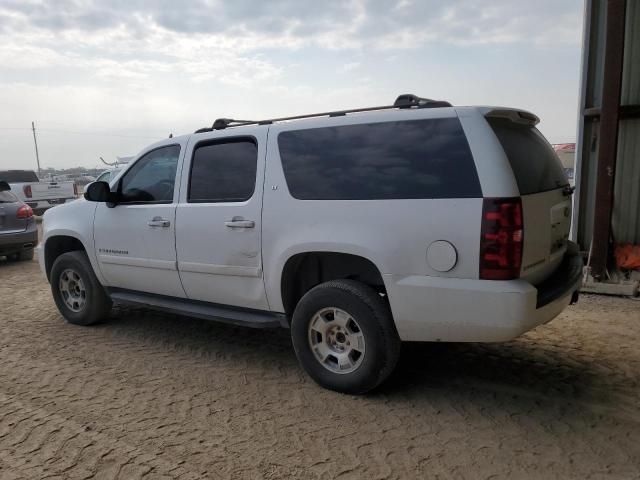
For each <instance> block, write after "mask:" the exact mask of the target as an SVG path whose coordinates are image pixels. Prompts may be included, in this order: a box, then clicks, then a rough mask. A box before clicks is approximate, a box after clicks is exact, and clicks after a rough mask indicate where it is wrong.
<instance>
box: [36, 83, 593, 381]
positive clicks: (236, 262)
mask: <svg viewBox="0 0 640 480" xmlns="http://www.w3.org/2000/svg"><path fill="white" fill-rule="evenodd" d="M537 123H538V118H537V117H536V116H535V115H532V114H531V113H528V112H524V111H521V110H516V109H510V108H501V107H500V108H498V107H452V106H451V105H450V104H448V103H446V102H438V101H430V100H426V99H421V98H418V97H415V96H412V95H404V96H401V97H399V98H398V100H397V101H396V103H395V104H394V105H391V106H386V107H374V108H367V109H359V110H350V111H341V112H331V113H324V114H317V115H308V116H303V117H302V118H301V117H292V118H286V119H275V120H266V121H260V122H240V121H233V120H228V119H220V120H217V121H216V122H215V123H214V126H213V127H212V128H205V129H201V130H198V131H197V132H196V133H194V134H191V135H185V136H181V137H175V138H170V139H166V140H163V141H161V142H158V143H156V144H154V145H151V146H150V147H148V148H147V149H145V150H144V151H143V152H141V153H140V155H139V156H138V157H137V158H136V159H135V160H134V161H132V162H131V163H130V164H129V165H128V166H127V167H126V169H125V170H124V171H123V172H121V174H120V175H119V176H118V177H116V178H115V179H114V180H112V181H111V183H110V185H109V184H107V183H104V182H96V183H93V184H92V185H91V186H90V187H89V189H88V191H87V192H86V194H85V198H86V200H87V201H83V200H81V201H78V202H74V203H71V204H69V205H64V206H63V207H60V208H56V209H55V210H53V211H50V212H47V214H46V215H45V217H44V239H43V242H42V246H41V247H40V250H39V259H40V264H41V266H42V269H43V271H44V272H45V273H46V275H47V277H48V279H49V282H50V283H51V289H52V293H53V297H54V299H55V301H56V304H57V306H58V308H59V309H60V312H61V313H62V315H63V316H64V318H66V319H67V320H68V321H69V322H71V323H75V324H80V325H90V324H93V323H96V322H98V321H100V320H102V319H105V318H106V317H107V316H108V313H109V311H110V309H111V306H112V303H114V302H115V303H122V304H135V305H144V306H147V307H149V308H157V309H162V310H167V311H171V312H176V313H179V314H185V315H190V316H194V317H200V318H206V319H215V320H220V321H224V322H229V323H233V324H238V325H245V326H249V327H260V328H262V327H277V326H283V327H286V328H290V329H291V337H292V341H293V346H294V349H295V352H296V354H297V356H298V359H299V361H300V363H301V364H302V366H303V367H304V369H305V370H306V371H307V372H308V374H309V375H310V376H311V377H312V378H313V379H314V380H315V381H317V382H318V383H319V384H320V385H322V386H324V387H327V388H330V389H334V390H337V391H341V392H349V393H363V392H367V391H369V390H371V389H373V388H375V387H376V386H377V385H379V384H380V383H381V382H382V381H383V380H384V379H385V378H386V377H387V376H388V375H389V374H390V373H391V371H392V370H393V368H394V366H395V365H396V361H397V359H398V355H399V352H400V346H401V342H402V341H431V342H499V341H506V340H511V339H513V338H514V337H517V336H519V335H520V334H522V333H524V332H526V331H528V330H530V329H532V328H534V327H535V326H536V325H540V324H542V323H545V322H548V321H550V320H551V319H553V318H554V317H556V316H557V315H558V314H559V313H560V312H561V311H562V310H563V309H564V308H565V307H566V306H567V305H569V304H570V303H571V302H574V301H576V300H577V295H578V290H579V287H580V279H581V272H582V257H581V255H580V254H579V252H578V251H577V248H576V246H575V244H572V243H571V242H569V241H568V236H569V225H570V218H571V193H572V189H571V188H570V187H568V183H567V179H566V177H565V175H564V172H563V169H562V166H561V165H560V162H559V161H558V158H557V157H556V155H555V153H554V152H553V149H552V148H551V146H550V145H549V144H548V142H547V141H546V140H545V139H544V137H543V136H542V135H541V134H540V133H539V131H538V130H537V129H536V128H535V125H536V124H537Z"/></svg>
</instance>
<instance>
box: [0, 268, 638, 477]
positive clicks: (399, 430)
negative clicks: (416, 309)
mask: <svg viewBox="0 0 640 480" xmlns="http://www.w3.org/2000/svg"><path fill="white" fill-rule="evenodd" d="M639 340H640V301H636V300H632V299H620V298H612V297H596V296H583V297H582V298H581V301H580V303H579V304H578V305H575V306H572V307H570V308H569V309H567V310H566V311H565V313H563V314H562V315H561V316H560V317H558V318H557V319H556V320H555V321H553V322H551V323H550V324H548V325H545V326H542V327H539V328H538V329H536V330H534V331H533V332H530V333H529V334H527V335H525V336H523V337H521V338H519V339H517V340H515V341H513V342H510V343H506V344H490V345H480V344H406V345H404V347H403V353H402V358H401V361H400V364H399V367H398V369H397V371H396V373H395V374H394V375H393V376H392V378H391V380H390V381H389V382H388V383H387V384H385V385H384V386H383V387H382V388H381V389H380V390H378V391H377V392H375V393H374V394H371V395H368V396H363V397H355V396H346V395H340V394H336V393H332V392H329V391H326V390H323V389H321V388H319V387H317V386H316V385H315V384H314V383H313V382H312V381H311V380H310V379H309V378H307V377H306V376H305V374H304V373H303V372H302V370H301V369H300V367H299V366H298V365H297V362H296V359H295V356H294V353H293V350H292V348H291V346H290V341H289V337H288V332H287V331H286V330H273V331H256V330H250V329H242V328H236V327H230V326H225V325H220V324H215V323H209V322H206V321H200V320H193V319H188V318H183V317H178V316H173V315H163V314H158V313H153V312H149V311H145V310H142V309H117V310H115V311H114V313H113V315H112V318H111V320H110V321H109V322H107V323H104V324H102V325H98V326H95V327H88V328H87V327H85V328H83V327H76V326H73V325H69V324H67V323H65V322H64V321H63V320H62V318H61V317H60V315H59V314H58V312H57V310H56V308H55V306H54V303H53V301H52V299H51V294H50V291H49V285H48V284H47V282H46V281H45V279H44V278H43V276H42V275H41V274H40V272H39V269H38V265H37V263H36V262H26V263H11V262H7V261H4V260H0V365H1V367H0V478H2V479H3V480H4V479H17V478H25V479H35V478H121V479H136V478H141V477H145V478H150V479H155V478H185V479H187V478H252V479H253V478H256V479H263V478H264V479H272V478H292V477H293V478H305V479H315V478H327V479H328V478H344V479H348V478H365V479H376V478H439V479H465V478H472V479H477V478H486V479H489V478H491V479H494V478H509V479H512V478H540V479H552V478H563V479H564V478H579V479H584V478H621V479H631V478H640V388H639V387H640V386H639V380H640V347H639Z"/></svg>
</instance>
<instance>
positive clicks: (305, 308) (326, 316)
mask: <svg viewBox="0 0 640 480" xmlns="http://www.w3.org/2000/svg"><path fill="white" fill-rule="evenodd" d="M291 338H292V341H293V346H294V349H295V351H296V355H297V357H298V360H299V361H300V363H301V365H302V367H303V368H304V369H305V371H306V372H307V373H308V374H309V376H310V377H311V378H313V379H314V380H315V381H316V382H317V383H318V384H320V385H321V386H323V387H325V388H329V389H331V390H335V391H338V392H343V393H355V394H358V393H366V392H368V391H370V390H372V389H373V388H375V387H377V386H378V385H380V384H381V383H382V382H383V381H384V380H385V379H386V378H387V377H388V376H389V375H390V374H391V372H392V371H393V368H394V367H395V365H396V362H397V360H398V356H399V354H400V339H399V338H398V333H397V332H396V329H395V325H394V323H393V319H392V317H391V312H390V310H389V306H388V305H387V304H386V302H385V301H384V300H383V299H382V297H380V295H379V294H378V293H377V292H376V291H375V290H373V289H372V288H371V287H369V286H367V285H365V284H362V283H360V282H356V281H353V280H336V281H331V282H326V283H323V284H321V285H318V286H316V287H315V288H313V289H311V290H310V291H309V292H307V294H305V295H304V297H302V299H301V300H300V302H299V303H298V305H297V306H296V310H295V312H294V315H293V320H292V323H291Z"/></svg>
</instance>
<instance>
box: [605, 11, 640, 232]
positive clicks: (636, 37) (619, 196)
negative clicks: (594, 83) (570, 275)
mask: <svg viewBox="0 0 640 480" xmlns="http://www.w3.org/2000/svg"><path fill="white" fill-rule="evenodd" d="M621 105H640V2H639V1H636V0H631V1H627V18H626V25H625V43H624V66H623V69H622V94H621ZM611 227H612V233H613V238H614V240H615V241H616V242H618V243H619V242H631V243H635V244H640V119H638V118H633V119H630V118H628V119H621V120H620V132H619V134H618V156H617V160H616V178H615V188H614V202H613V212H612V220H611Z"/></svg>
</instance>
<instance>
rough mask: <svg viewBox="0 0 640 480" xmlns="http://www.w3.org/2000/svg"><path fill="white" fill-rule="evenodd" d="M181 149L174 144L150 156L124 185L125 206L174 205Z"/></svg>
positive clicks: (124, 179)
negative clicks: (147, 204)
mask: <svg viewBox="0 0 640 480" xmlns="http://www.w3.org/2000/svg"><path fill="white" fill-rule="evenodd" d="M179 156H180V146H179V145H170V146H168V147H161V148H158V149H156V150H153V151H151V152H149V153H147V154H146V155H145V156H144V157H142V158H141V159H140V160H138V161H137V162H136V163H135V164H134V165H133V166H132V167H131V169H130V170H129V171H128V172H127V173H126V174H125V175H124V177H123V178H122V180H121V182H120V187H119V191H120V195H121V200H120V201H121V202H122V203H171V202H172V201H173V189H174V186H175V183H176V169H177V167H178V157H179Z"/></svg>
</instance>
